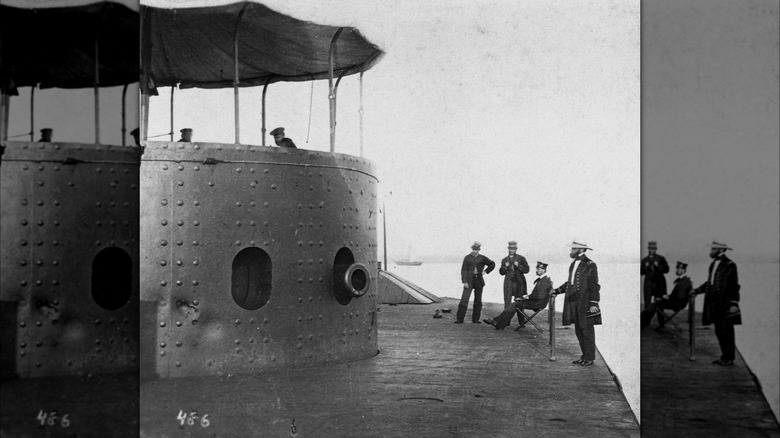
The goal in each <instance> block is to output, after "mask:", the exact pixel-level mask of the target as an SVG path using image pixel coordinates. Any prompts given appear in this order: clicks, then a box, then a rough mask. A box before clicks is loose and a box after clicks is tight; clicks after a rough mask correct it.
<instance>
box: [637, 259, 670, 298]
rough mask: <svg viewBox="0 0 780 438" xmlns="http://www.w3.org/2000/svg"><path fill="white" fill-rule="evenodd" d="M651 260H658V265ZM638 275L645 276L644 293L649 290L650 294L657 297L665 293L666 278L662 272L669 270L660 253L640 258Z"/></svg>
mask: <svg viewBox="0 0 780 438" xmlns="http://www.w3.org/2000/svg"><path fill="white" fill-rule="evenodd" d="M653 262H658V266H655V264H654V263H653ZM639 269H640V272H641V274H640V275H644V276H645V281H644V284H643V287H644V290H645V293H647V291H649V292H650V295H652V296H654V297H656V298H659V297H662V296H664V295H666V278H664V274H666V273H668V272H669V264H668V263H666V259H665V258H664V256H662V255H658V254H655V255H648V256H646V257H645V258H643V259H642V264H641V265H640V266H639Z"/></svg>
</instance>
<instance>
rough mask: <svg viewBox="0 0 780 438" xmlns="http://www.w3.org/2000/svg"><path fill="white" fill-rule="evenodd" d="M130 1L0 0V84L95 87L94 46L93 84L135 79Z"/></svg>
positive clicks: (11, 89) (135, 20) (135, 21)
mask: <svg viewBox="0 0 780 438" xmlns="http://www.w3.org/2000/svg"><path fill="white" fill-rule="evenodd" d="M133 3H134V2H132V1H127V0H121V1H95V0H57V1H52V0H0V32H1V33H0V46H1V47H0V48H1V50H0V86H2V87H3V88H4V89H5V90H7V91H8V93H9V94H16V93H15V89H16V88H17V87H25V86H32V85H36V84H38V85H39V86H40V88H52V87H57V88H91V87H94V86H95V78H96V74H95V73H96V72H95V56H96V46H97V59H98V72H97V73H98V75H97V77H98V78H99V80H98V84H97V85H99V86H100V87H112V86H118V85H125V84H129V83H133V82H138V78H139V50H138V47H139V29H140V22H139V15H138V12H137V10H134V8H133V6H132V5H133ZM136 5H137V3H136ZM136 8H137V6H136ZM96 41H97V45H96Z"/></svg>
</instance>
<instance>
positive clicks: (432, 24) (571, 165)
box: [12, 0, 640, 261]
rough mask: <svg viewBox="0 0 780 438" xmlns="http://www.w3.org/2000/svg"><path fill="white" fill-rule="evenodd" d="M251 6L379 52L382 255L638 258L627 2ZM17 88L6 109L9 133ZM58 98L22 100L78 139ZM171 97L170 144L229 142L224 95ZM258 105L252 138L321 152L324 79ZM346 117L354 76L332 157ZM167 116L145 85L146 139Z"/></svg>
mask: <svg viewBox="0 0 780 438" xmlns="http://www.w3.org/2000/svg"><path fill="white" fill-rule="evenodd" d="M145 3H147V4H151V5H160V4H161V2H159V1H157V2H145ZM165 3H166V4H168V5H170V4H187V5H190V6H196V5H201V4H205V3H206V2H204V1H200V2H192V1H184V2H182V1H178V2H177V1H173V2H172V1H170V0H167V1H166V2H165ZM210 3H211V4H214V3H215V2H214V1H211V0H210ZM265 3H266V4H267V5H268V6H269V7H271V8H272V9H275V10H277V11H279V12H282V13H287V14H290V15H292V16H294V17H296V18H300V19H304V20H309V21H314V22H318V23H322V24H332V25H350V26H355V27H357V28H358V29H359V30H360V31H361V32H362V33H363V34H364V35H365V36H366V37H367V38H368V39H369V40H370V41H371V42H373V43H375V44H377V45H378V46H380V47H381V48H382V49H383V50H384V51H385V52H386V56H385V57H384V59H383V60H382V61H381V62H380V63H379V64H378V65H376V66H375V67H374V68H373V69H372V70H370V71H368V72H367V73H366V74H365V76H364V90H363V92H364V109H365V118H364V122H365V131H364V142H365V143H364V144H365V156H366V157H367V158H369V159H371V160H373V161H375V162H376V163H377V164H378V169H379V172H378V173H379V174H378V176H379V178H380V187H381V189H380V190H381V194H382V197H383V198H384V201H385V203H386V209H387V213H388V216H387V224H388V240H389V242H388V246H389V248H390V251H391V256H393V255H394V253H395V256H399V255H405V254H406V252H407V251H408V250H409V249H410V248H411V251H412V253H413V255H430V254H448V255H462V254H464V253H466V252H468V251H469V246H470V244H471V242H472V241H474V240H479V241H481V242H482V243H483V252H484V253H485V254H487V255H489V256H494V257H500V256H501V255H502V254H504V253H505V252H506V241H507V240H510V239H515V240H518V242H519V245H520V252H521V253H523V254H526V255H527V256H529V257H531V258H534V257H543V256H545V255H546V254H560V255H561V257H565V256H566V255H567V251H568V250H567V248H566V245H567V244H568V243H569V242H571V240H572V239H575V238H576V239H578V240H581V241H584V242H585V243H588V244H589V245H591V246H592V247H593V248H594V249H595V250H596V251H597V252H596V253H595V254H596V255H599V254H600V255H602V256H606V255H608V254H609V255H615V256H618V257H619V258H621V259H624V260H627V261H628V260H634V259H636V258H638V256H639V252H640V245H639V241H640V234H639V190H640V174H639V171H640V150H639V140H640V138H639V115H640V114H639V95H640V91H639V86H640V82H639V3H638V2H637V1H630V2H625V1H614V2H607V1H584V2H578V3H576V4H572V3H571V2H568V1H546V0H545V1H527V2H515V1H481V2H441V1H433V2H424V3H422V2H415V1H397V2H385V1H381V2H380V1H373V2H364V1H340V2H338V3H335V2H333V4H323V2H300V3H299V2H293V3H290V2H286V1H281V0H273V1H268V2H265ZM28 90H29V89H26V90H23V93H27V94H26V95H23V96H21V97H19V98H15V99H14V100H13V110H14V112H13V113H12V118H14V120H16V123H18V124H17V125H15V126H17V127H18V126H24V127H25V129H26V127H27V126H28V123H29V122H27V121H26V120H27V117H28V111H29V110H28V108H27V105H28V104H27V103H26V100H27V99H28V98H29V91H28ZM120 92H121V89H114V90H113V91H106V92H104V97H103V100H101V106H102V112H103V116H101V119H102V120H103V121H104V122H103V123H108V124H112V123H113V124H114V125H113V126H106V127H101V130H102V131H103V134H102V136H101V137H102V139H103V141H105V142H109V143H119V141H120V139H121V138H120V137H119V127H118V124H119V120H120V119H119V118H118V117H119V111H120V108H121V106H120V102H121V98H120V97H121V96H120ZM57 93H61V92H59V91H46V92H38V93H36V96H37V97H36V125H37V126H36V127H37V128H38V129H39V128H40V127H43V126H44V125H46V126H49V125H52V126H51V127H53V128H55V134H54V136H55V141H56V140H61V141H87V142H91V141H92V139H93V138H94V133H93V121H92V117H93V113H92V99H91V97H92V91H91V90H82V91H77V92H68V93H76V95H77V96H78V97H77V99H78V100H79V102H80V103H79V104H78V105H75V104H71V103H69V104H68V107H63V106H62V105H58V106H57V107H54V108H52V107H49V106H48V105H47V99H49V98H52V97H51V96H54V95H56V94H57ZM79 93H80V94H79ZM130 96H132V92H131V94H130ZM260 96H261V88H258V89H243V90H241V102H242V103H241V112H242V115H241V132H242V138H241V140H242V142H243V143H247V144H260V143H261V138H260ZM175 101H176V104H175V129H176V131H177V134H178V129H181V128H183V127H193V128H194V129H195V133H194V138H193V140H194V141H215V142H227V143H230V142H232V141H233V100H232V90H223V91H199V90H183V91H182V90H177V91H176V99H175ZM128 102H129V106H128V111H136V108H137V106H136V105H135V101H134V100H133V98H132V97H130V98H129V99H128ZM74 107H75V108H80V110H78V109H77V110H74V109H73V108H74ZM268 108H269V114H268V125H269V130H270V129H272V128H273V127H276V126H284V127H285V128H286V131H287V135H288V136H289V137H290V138H292V139H293V140H294V141H295V142H296V143H297V144H298V147H301V148H308V149H316V150H328V148H329V143H328V132H329V131H328V129H329V128H328V101H327V81H318V82H316V83H315V84H314V85H313V86H312V84H311V83H294V84H274V85H272V86H271V87H269V91H268ZM358 110H359V88H358V79H357V76H351V77H346V78H345V79H344V80H343V81H342V83H341V86H340V88H339V118H338V129H337V146H336V149H337V151H338V152H345V153H351V154H358V153H359V145H360V135H359V119H358V117H359V115H358ZM168 112H169V94H168V91H167V90H162V93H161V96H160V97H156V98H153V99H152V112H151V117H150V118H151V125H150V130H149V135H150V136H151V135H156V134H163V133H167V132H168V131H169V123H170V120H169V114H168ZM129 114H132V113H129ZM310 118H311V123H310V122H309V119H310ZM49 120H50V121H51V122H49ZM131 125H133V126H131ZM74 126H78V128H74ZM135 126H136V125H135V124H133V123H128V130H129V129H132V128H133V127H135ZM19 131H20V129H18V128H17V129H15V130H14V132H12V134H15V133H19ZM22 131H23V130H22ZM36 138H37V134H36ZM128 138H129V137H128ZM167 138H168V137H161V138H160V139H163V140H165V139H167ZM177 138H178V136H177ZM307 138H308V142H307ZM267 141H269V142H270V139H269V140H267ZM380 202H381V201H380Z"/></svg>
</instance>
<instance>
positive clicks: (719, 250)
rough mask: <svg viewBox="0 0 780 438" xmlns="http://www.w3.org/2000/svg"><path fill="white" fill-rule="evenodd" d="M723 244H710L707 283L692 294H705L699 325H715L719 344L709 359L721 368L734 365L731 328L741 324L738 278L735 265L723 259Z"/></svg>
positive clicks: (726, 247)
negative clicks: (717, 351) (716, 354)
mask: <svg viewBox="0 0 780 438" xmlns="http://www.w3.org/2000/svg"><path fill="white" fill-rule="evenodd" d="M730 249H731V248H729V247H728V246H727V245H725V244H723V243H719V242H715V241H713V242H712V245H711V247H710V257H711V258H712V259H713V260H712V263H711V264H710V269H709V275H708V278H707V281H706V282H705V283H704V284H702V285H701V286H699V287H698V288H696V291H695V292H694V293H697V294H699V293H705V294H706V295H704V310H703V312H702V325H710V324H715V336H717V338H718V343H719V344H720V351H721V356H720V359H716V360H713V361H712V363H713V364H715V365H721V366H724V367H727V366H731V365H734V357H735V355H736V353H735V350H736V347H735V345H734V326H735V325H737V324H742V315H741V312H740V311H739V289H740V286H739V278H738V276H737V265H736V263H734V262H733V261H731V259H729V258H728V257H726V251H728V250H730Z"/></svg>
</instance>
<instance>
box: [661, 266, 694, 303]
mask: <svg viewBox="0 0 780 438" xmlns="http://www.w3.org/2000/svg"><path fill="white" fill-rule="evenodd" d="M691 289H693V285H692V284H691V279H690V278H689V277H688V276H687V275H683V276H682V277H680V278H675V279H674V288H672V293H671V294H669V298H668V299H667V300H665V301H666V304H665V307H666V308H667V309H674V310H680V309H682V308H683V307H685V306H686V305H688V298H689V297H690V294H691Z"/></svg>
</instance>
